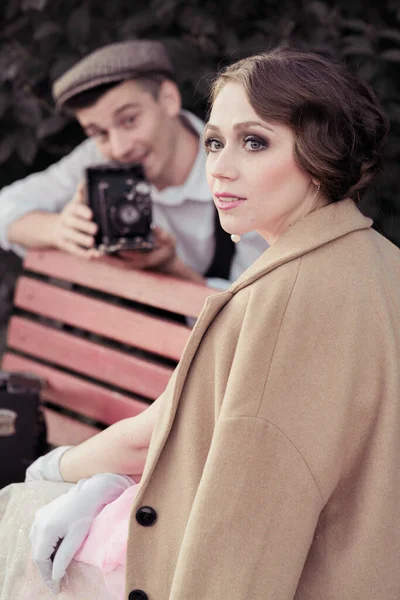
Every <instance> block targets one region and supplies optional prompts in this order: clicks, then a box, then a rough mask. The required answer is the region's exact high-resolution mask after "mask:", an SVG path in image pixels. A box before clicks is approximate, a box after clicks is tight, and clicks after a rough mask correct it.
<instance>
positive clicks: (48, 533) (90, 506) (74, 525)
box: [30, 473, 135, 594]
mask: <svg viewBox="0 0 400 600" xmlns="http://www.w3.org/2000/svg"><path fill="white" fill-rule="evenodd" d="M134 483H135V482H134V481H133V479H131V478H130V477H128V476H125V475H116V474H113V473H99V474H97V475H94V476H93V477H90V478H89V479H82V480H81V481H79V482H78V483H77V484H76V485H74V487H72V488H71V489H70V490H69V491H68V492H67V493H66V494H64V495H63V496H60V497H59V498H56V499H55V500H53V501H52V502H50V504H47V505H45V506H43V507H42V508H40V509H39V510H38V511H37V512H36V514H35V518H34V521H33V525H32V528H31V531H30V540H31V545H32V559H33V561H34V562H35V563H36V565H37V567H38V569H39V572H40V575H41V577H42V579H43V581H44V583H45V584H46V585H47V587H49V588H50V589H51V590H52V591H53V592H54V593H55V594H58V592H59V591H60V581H61V579H62V578H63V577H64V575H65V572H66V570H67V568H68V565H69V564H70V562H71V561H72V559H73V558H74V556H75V554H76V553H77V551H78V550H79V548H80V547H81V545H82V544H83V542H84V541H85V538H86V537H87V535H88V533H89V529H90V526H91V524H92V522H93V520H94V519H95V517H96V516H97V515H98V514H99V513H100V511H101V510H102V509H103V508H104V506H106V504H109V503H110V502H113V501H114V500H116V499H117V498H119V496H120V495H121V494H122V493H123V492H124V491H125V490H126V489H127V488H128V487H130V486H131V485H133V484H134Z"/></svg>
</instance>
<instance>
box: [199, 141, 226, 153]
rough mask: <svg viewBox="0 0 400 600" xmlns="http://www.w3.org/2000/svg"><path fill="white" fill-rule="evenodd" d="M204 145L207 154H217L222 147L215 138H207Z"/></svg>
mask: <svg viewBox="0 0 400 600" xmlns="http://www.w3.org/2000/svg"><path fill="white" fill-rule="evenodd" d="M204 145H205V147H206V151H207V152H218V150H221V148H222V147H223V146H222V144H221V142H219V141H218V140H217V139H216V138H207V139H206V140H205V141H204Z"/></svg>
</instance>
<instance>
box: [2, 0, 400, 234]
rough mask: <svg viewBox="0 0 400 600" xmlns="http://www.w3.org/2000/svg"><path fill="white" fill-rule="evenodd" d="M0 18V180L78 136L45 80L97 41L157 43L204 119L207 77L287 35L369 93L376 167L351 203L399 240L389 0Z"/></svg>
mask: <svg viewBox="0 0 400 600" xmlns="http://www.w3.org/2000/svg"><path fill="white" fill-rule="evenodd" d="M0 15H1V16H0V18H1V29H0V31H1V33H0V82H1V88H0V89H1V91H0V127H1V131H2V136H1V138H0V164H1V166H2V169H1V175H0V186H3V185H6V184H8V183H10V182H11V181H13V180H15V179H19V178H21V177H24V176H25V175H27V174H28V173H29V172H32V171H35V170H39V169H42V168H45V167H46V166H47V165H48V164H50V163H51V162H54V161H55V160H58V159H59V158H60V157H62V156H63V155H65V154H66V153H68V152H69V151H70V150H71V149H72V148H73V147H74V146H75V145H77V144H78V143H79V142H80V141H81V140H82V139H83V134H82V132H81V131H80V128H79V127H78V125H77V124H76V123H73V122H71V121H70V120H68V119H67V118H66V117H64V116H62V115H60V114H57V113H56V112H55V110H54V108H53V103H52V98H51V85H52V83H53V81H54V80H55V79H56V78H57V77H58V76H60V75H61V74H62V73H63V72H64V71H65V70H66V69H68V68H69V67H70V66H71V65H72V64H74V63H75V62H76V61H77V60H78V59H79V58H80V57H82V56H84V55H85V54H87V53H88V52H90V51H92V50H94V49H95V48H97V47H98V46H101V45H103V44H107V43H109V42H113V41H118V40H124V39H129V38H135V37H138V38H143V37H148V38H156V39H160V40H162V41H163V42H164V43H165V44H166V46H167V48H168V50H169V53H170V55H171V58H172V60H173V61H174V63H175V65H176V67H177V72H178V77H179V83H180V86H181V89H182V92H183V99H184V105H185V106H186V107H187V108H189V109H190V110H192V111H193V112H195V113H197V114H198V115H199V116H201V117H204V115H205V111H206V100H205V96H206V93H207V88H208V83H209V81H210V79H211V78H212V76H213V74H214V73H215V71H216V70H217V69H218V68H220V67H221V66H222V65H225V64H227V63H228V62H229V61H231V60H232V59H238V58H241V57H243V56H247V55H249V54H252V53H255V52H258V51H261V50H265V49H266V48H269V47H271V46H274V45H276V44H278V43H282V42H284V43H295V44H296V45H298V46H299V47H301V48H303V49H310V50H314V51H317V52H320V53H323V54H324V55H327V56H333V57H337V58H340V59H342V60H344V61H345V62H346V63H347V64H348V66H349V67H350V68H351V69H353V70H355V71H357V72H358V73H359V74H360V75H361V76H362V77H363V78H364V79H365V80H366V81H368V82H369V83H370V84H371V85H372V87H373V88H374V89H375V90H376V92H377V93H378V95H379V97H380V99H381V101H382V103H383V106H384V108H385V109H386V111H387V113H388V115H389V117H390V119H391V123H392V129H391V134H390V137H389V140H388V144H387V163H386V164H387V166H386V169H385V172H384V173H383V175H382V176H381V178H380V180H379V182H378V183H377V185H376V186H375V189H374V190H372V192H371V193H370V195H369V196H368V197H366V198H365V199H364V201H363V210H364V211H365V212H366V213H367V214H370V215H371V216H372V217H373V218H374V219H375V220H376V224H377V227H378V229H380V230H381V231H382V232H383V233H384V234H385V235H386V236H387V237H388V238H390V239H392V240H393V241H395V243H397V244H398V245H400V194H399V191H400V169H399V162H400V82H399V79H398V77H397V70H398V69H399V66H400V27H399V23H400V9H399V8H398V3H397V0H382V2H380V3H376V2H375V1H374V0H353V1H352V2H348V1H347V0H337V1H336V2H329V1H326V2H321V1H317V2H307V1H306V0H291V1H288V0H253V1H252V2H250V1H249V0H231V1H230V2H229V3H228V2H222V1H221V2H215V1H212V0H149V2H148V3H147V4H146V5H145V4H144V3H140V2H138V3H133V2H131V1H130V0H129V1H128V0H112V1H110V2H107V1H106V0H69V1H68V2H65V1H63V0H5V1H4V2H3V4H2V7H1V8H0ZM376 197H378V198H379V200H380V203H379V208H378V209H377V208H373V206H374V207H375V206H376V203H373V202H372V200H373V199H374V198H376Z"/></svg>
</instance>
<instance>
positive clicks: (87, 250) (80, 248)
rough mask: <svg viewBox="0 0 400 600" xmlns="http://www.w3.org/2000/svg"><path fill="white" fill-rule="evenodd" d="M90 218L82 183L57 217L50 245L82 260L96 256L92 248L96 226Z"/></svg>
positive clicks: (90, 213) (90, 214)
mask: <svg viewBox="0 0 400 600" xmlns="http://www.w3.org/2000/svg"><path fill="white" fill-rule="evenodd" d="M92 218H93V213H92V211H91V209H90V208H89V207H88V206H87V204H86V200H85V190H84V183H83V182H82V183H81V184H79V186H78V188H77V190H76V194H75V196H74V198H73V199H72V200H71V202H69V203H68V204H67V205H66V206H65V207H64V209H63V210H62V211H61V212H60V214H59V215H58V216H57V219H56V222H55V227H54V229H53V232H52V245H53V246H54V247H56V248H59V249H60V250H65V251H66V252H69V253H70V254H75V256H81V257H83V258H92V257H94V256H97V251H96V250H94V248H93V245H94V235H95V234H96V231H97V225H96V223H94V222H93V221H92Z"/></svg>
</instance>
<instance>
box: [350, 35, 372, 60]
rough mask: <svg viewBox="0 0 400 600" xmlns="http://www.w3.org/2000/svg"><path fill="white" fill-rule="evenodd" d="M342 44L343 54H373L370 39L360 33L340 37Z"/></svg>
mask: <svg viewBox="0 0 400 600" xmlns="http://www.w3.org/2000/svg"><path fill="white" fill-rule="evenodd" d="M342 41H343V43H344V46H343V48H342V55H343V56H351V55H353V54H355V55H360V56H374V55H375V50H374V48H373V47H372V44H371V42H370V40H369V39H368V38H366V37H364V36H362V35H347V36H345V37H344V38H343V39H342Z"/></svg>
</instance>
